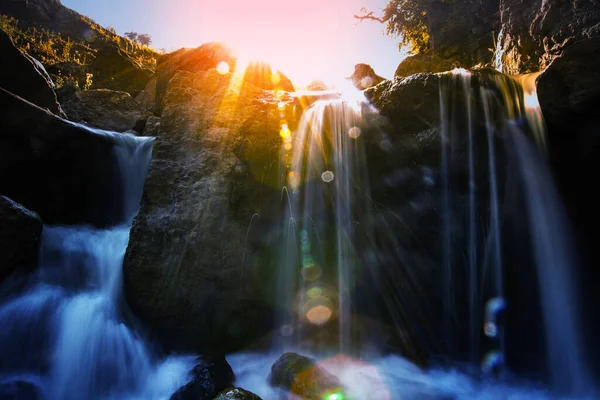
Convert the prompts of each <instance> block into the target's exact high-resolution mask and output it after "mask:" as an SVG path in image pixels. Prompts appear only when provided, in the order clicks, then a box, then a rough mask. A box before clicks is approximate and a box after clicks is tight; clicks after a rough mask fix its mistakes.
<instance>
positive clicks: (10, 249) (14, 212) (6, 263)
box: [0, 196, 42, 281]
mask: <svg viewBox="0 0 600 400" xmlns="http://www.w3.org/2000/svg"><path fill="white" fill-rule="evenodd" d="M41 234H42V220H41V219H40V217H39V215H37V214H36V213H34V212H33V211H30V210H28V209H26V208H25V207H23V206H22V205H20V204H18V203H15V202H14V201H12V200H11V199H9V198H8V197H5V196H0V247H1V248H2V252H1V253H0V281H1V280H2V279H3V278H5V277H6V276H8V275H9V274H10V273H12V272H13V271H14V270H16V269H17V268H25V269H29V268H33V267H35V265H36V264H37V262H38V250H39V243H40V236H41Z"/></svg>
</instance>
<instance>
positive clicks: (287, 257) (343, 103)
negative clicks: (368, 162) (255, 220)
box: [279, 98, 368, 353]
mask: <svg viewBox="0 0 600 400" xmlns="http://www.w3.org/2000/svg"><path fill="white" fill-rule="evenodd" d="M361 106H362V105H361V104H360V103H358V102H350V101H347V100H344V99H341V98H337V99H335V100H319V101H317V102H316V103H315V104H313V105H312V106H311V107H310V108H309V109H308V110H307V111H306V112H305V113H304V115H303V116H302V118H301V120H300V123H299V126H298V129H297V131H296V133H295V135H294V138H293V141H292V140H291V138H289V137H286V144H289V145H288V146H286V147H284V149H283V151H284V157H286V159H287V160H289V163H287V165H286V167H287V170H286V172H285V176H286V178H287V182H286V188H285V191H284V193H285V194H286V196H287V197H286V200H287V202H288V207H286V216H285V218H284V221H285V222H284V223H285V225H286V226H285V227H284V231H285V234H284V245H283V254H282V259H281V263H280V268H281V271H280V277H281V279H280V281H279V284H280V288H281V289H283V290H281V291H280V299H281V301H282V302H283V303H284V304H289V305H290V306H291V307H288V309H287V310H286V311H287V313H286V316H285V317H284V318H286V319H285V320H284V324H283V326H284V328H283V330H284V331H286V332H287V333H288V335H289V336H290V337H291V338H292V339H293V341H292V343H293V344H294V345H296V346H297V345H299V344H300V343H301V342H302V341H303V339H306V338H305V337H303V335H306V334H310V332H309V331H310V326H316V327H319V326H323V325H326V324H328V323H329V322H330V320H337V322H338V323H337V327H335V329H333V331H335V333H334V336H335V339H334V342H335V343H336V346H337V350H338V351H339V352H341V353H349V352H351V350H352V346H351V345H350V342H351V341H352V340H353V338H352V336H353V332H354V331H353V327H352V321H351V315H352V313H351V310H352V304H351V303H352V300H351V297H350V291H351V290H350V288H351V287H352V286H353V285H354V283H355V282H354V279H355V274H356V262H357V261H356V256H355V255H354V254H353V248H354V245H353V242H354V234H353V230H354V225H355V224H356V221H355V220H354V218H353V215H352V214H353V211H354V210H355V208H356V207H357V203H358V202H359V198H360V197H358V196H356V195H355V194H354V192H355V190H356V189H360V190H367V191H368V180H367V179H366V172H365V171H364V170H361V165H363V164H364V161H363V160H364V154H363V149H362V147H361V143H360V141H359V137H360V135H361ZM282 136H285V135H282ZM286 302H287V303H286ZM307 327H308V328H309V329H307ZM309 343H310V344H311V346H313V348H312V350H315V349H318V348H319V346H324V345H325V343H322V340H321V339H316V338H315V337H311V338H310V340H309ZM331 344H332V343H329V345H331ZM315 345H316V346H317V347H314V346H315Z"/></svg>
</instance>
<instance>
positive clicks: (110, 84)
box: [88, 39, 153, 97]
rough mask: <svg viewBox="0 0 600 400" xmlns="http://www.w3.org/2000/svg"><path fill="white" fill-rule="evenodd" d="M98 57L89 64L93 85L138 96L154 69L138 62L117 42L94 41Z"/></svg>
mask: <svg viewBox="0 0 600 400" xmlns="http://www.w3.org/2000/svg"><path fill="white" fill-rule="evenodd" d="M94 48H95V49H96V58H94V60H93V61H92V62H91V64H90V65H89V68H88V69H89V72H90V73H91V74H92V75H93V87H94V88H104V89H111V90H119V91H124V92H128V93H129V94H131V95H132V96H134V97H135V96H137V95H138V94H139V93H140V92H141V91H142V90H144V89H145V88H146V85H148V83H149V82H150V78H151V77H152V74H153V71H151V70H149V69H145V68H144V67H143V66H142V65H140V64H138V63H137V62H136V61H135V60H134V59H133V58H132V57H131V56H130V55H129V54H128V53H127V52H126V51H124V50H123V49H121V48H120V47H119V46H118V45H117V44H116V43H113V42H110V41H108V40H104V39H103V40H99V41H97V42H96V43H94Z"/></svg>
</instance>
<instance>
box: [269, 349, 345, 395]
mask: <svg viewBox="0 0 600 400" xmlns="http://www.w3.org/2000/svg"><path fill="white" fill-rule="evenodd" d="M268 382H269V385H271V386H274V387H279V388H282V389H284V390H286V391H288V392H291V393H293V394H296V395H298V396H300V397H301V398H302V399H308V400H313V399H314V400H319V399H323V398H325V399H326V398H328V395H331V394H335V393H340V394H342V393H343V392H344V389H343V387H342V384H341V383H340V380H339V379H338V378H337V377H336V376H334V375H332V374H330V373H329V372H327V371H326V370H325V369H323V368H322V367H320V366H319V365H318V363H317V361H316V360H315V359H312V358H310V357H306V356H302V355H300V354H296V353H284V354H283V355H282V356H281V357H279V359H278V360H277V361H275V363H274V364H273V365H272V366H271V373H270V374H269V377H268Z"/></svg>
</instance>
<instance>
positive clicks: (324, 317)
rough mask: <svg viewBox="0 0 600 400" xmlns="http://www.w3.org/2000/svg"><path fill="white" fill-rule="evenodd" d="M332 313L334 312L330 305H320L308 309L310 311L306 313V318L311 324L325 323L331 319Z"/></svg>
mask: <svg viewBox="0 0 600 400" xmlns="http://www.w3.org/2000/svg"><path fill="white" fill-rule="evenodd" d="M331 315H332V312H331V309H329V307H327V306H324V305H319V306H315V307H313V308H311V309H310V310H308V312H307V313H306V319H308V321H309V322H310V323H311V324H315V325H323V324H324V323H326V322H327V321H329V319H330V318H331Z"/></svg>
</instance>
